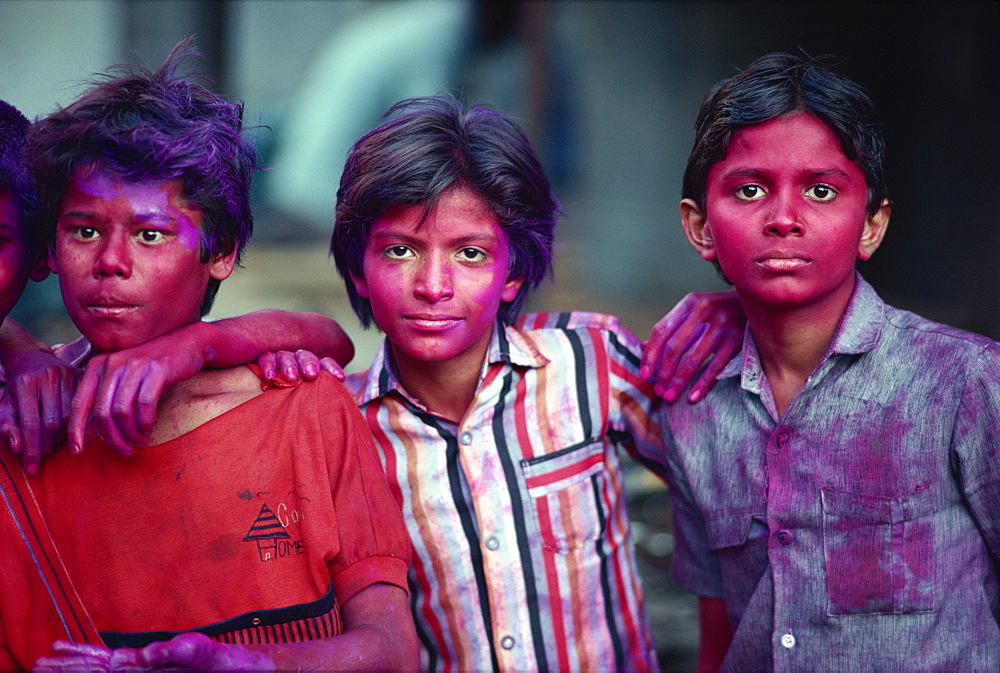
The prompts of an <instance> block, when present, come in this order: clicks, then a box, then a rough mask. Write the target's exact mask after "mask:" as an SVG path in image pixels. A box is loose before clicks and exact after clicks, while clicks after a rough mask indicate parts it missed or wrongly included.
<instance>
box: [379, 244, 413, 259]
mask: <svg viewBox="0 0 1000 673" xmlns="http://www.w3.org/2000/svg"><path fill="white" fill-rule="evenodd" d="M383 254H384V255H385V256H386V257H388V258H389V259H404V258H406V257H409V256H411V255H412V254H413V253H412V252H411V251H410V249H409V248H407V247H406V246H405V245H393V246H390V247H388V248H386V249H385V252H384V253H383Z"/></svg>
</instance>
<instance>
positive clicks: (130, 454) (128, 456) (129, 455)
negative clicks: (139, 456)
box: [122, 450, 134, 458]
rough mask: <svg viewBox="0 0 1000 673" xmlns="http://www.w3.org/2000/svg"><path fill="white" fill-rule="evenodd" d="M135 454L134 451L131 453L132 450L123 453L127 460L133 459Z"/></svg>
mask: <svg viewBox="0 0 1000 673" xmlns="http://www.w3.org/2000/svg"><path fill="white" fill-rule="evenodd" d="M133 453H134V451H131V450H129V451H122V455H123V456H125V457H126V458H131V457H132V454H133Z"/></svg>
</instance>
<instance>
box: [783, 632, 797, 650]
mask: <svg viewBox="0 0 1000 673" xmlns="http://www.w3.org/2000/svg"><path fill="white" fill-rule="evenodd" d="M781 646H782V647H784V648H785V649H786V650H790V649H792V648H793V647H795V636H793V635H792V634H790V633H786V634H785V635H783V636H781Z"/></svg>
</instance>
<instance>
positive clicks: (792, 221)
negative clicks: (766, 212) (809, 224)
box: [764, 195, 805, 237]
mask: <svg viewBox="0 0 1000 673" xmlns="http://www.w3.org/2000/svg"><path fill="white" fill-rule="evenodd" d="M795 201H796V199H795V196H794V195H784V196H778V198H776V199H774V201H773V203H774V211H773V212H772V213H771V214H770V217H768V219H767V222H766V223H765V225H764V234H765V235H767V236H781V237H786V236H801V235H802V234H804V233H805V227H804V225H803V222H802V218H801V216H800V213H799V211H798V208H797V204H796V202H795Z"/></svg>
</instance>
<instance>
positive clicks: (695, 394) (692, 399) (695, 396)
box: [688, 390, 701, 404]
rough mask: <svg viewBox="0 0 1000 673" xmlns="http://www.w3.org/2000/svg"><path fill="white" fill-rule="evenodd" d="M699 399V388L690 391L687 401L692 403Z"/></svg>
mask: <svg viewBox="0 0 1000 673" xmlns="http://www.w3.org/2000/svg"><path fill="white" fill-rule="evenodd" d="M700 399H701V391H700V390H695V391H692V392H691V394H690V395H688V402H690V403H691V404H694V403H695V402H697V401H698V400H700Z"/></svg>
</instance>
